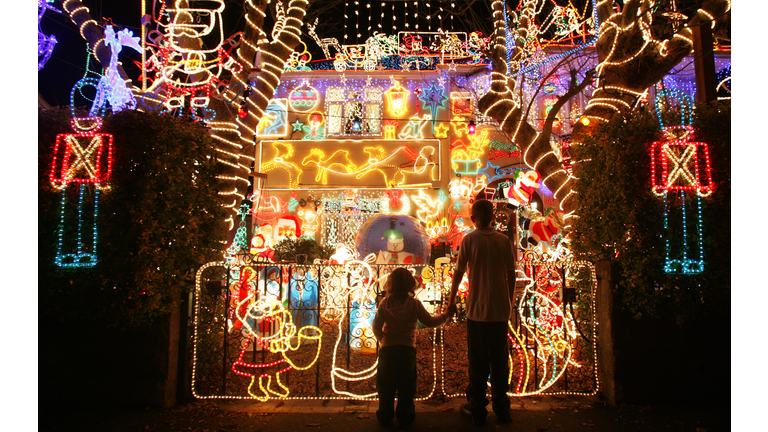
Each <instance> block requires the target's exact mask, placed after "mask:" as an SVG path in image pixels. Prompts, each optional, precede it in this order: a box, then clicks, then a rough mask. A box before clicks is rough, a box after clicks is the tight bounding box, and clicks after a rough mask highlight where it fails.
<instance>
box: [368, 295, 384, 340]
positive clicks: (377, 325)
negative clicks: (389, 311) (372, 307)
mask: <svg viewBox="0 0 768 432" xmlns="http://www.w3.org/2000/svg"><path fill="white" fill-rule="evenodd" d="M386 301H387V299H386V298H385V299H384V300H382V301H381V303H379V307H378V308H377V310H376V316H375V317H373V323H371V330H373V335H374V336H376V340H378V341H379V342H381V341H382V340H383V338H384V332H383V331H382V327H384V314H382V312H381V309H382V307H383V306H384V304H385V303H386Z"/></svg>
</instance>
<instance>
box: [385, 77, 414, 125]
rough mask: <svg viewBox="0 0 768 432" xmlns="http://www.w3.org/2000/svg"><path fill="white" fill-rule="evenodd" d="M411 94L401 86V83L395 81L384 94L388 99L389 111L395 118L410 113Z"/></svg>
mask: <svg viewBox="0 0 768 432" xmlns="http://www.w3.org/2000/svg"><path fill="white" fill-rule="evenodd" d="M410 94H411V92H409V91H408V90H407V89H405V88H403V87H402V86H401V85H400V82H399V81H395V80H393V83H392V86H391V87H390V88H389V89H387V91H385V92H384V95H385V96H386V97H387V106H388V109H387V110H388V111H389V113H390V114H392V115H393V116H395V117H397V118H400V117H401V116H402V115H403V114H405V113H406V111H408V105H407V104H408V96H409V95H410Z"/></svg>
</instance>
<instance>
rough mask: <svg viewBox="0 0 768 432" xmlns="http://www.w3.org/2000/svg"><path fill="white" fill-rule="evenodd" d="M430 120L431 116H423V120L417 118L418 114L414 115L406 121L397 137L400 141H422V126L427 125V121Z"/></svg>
mask: <svg viewBox="0 0 768 432" xmlns="http://www.w3.org/2000/svg"><path fill="white" fill-rule="evenodd" d="M430 120H432V116H431V115H429V114H424V117H423V118H419V115H418V114H414V116H413V117H411V119H410V120H409V121H408V123H407V124H406V125H405V127H403V130H402V131H400V134H399V135H398V137H399V138H400V139H401V140H404V139H415V140H422V139H424V132H423V129H424V126H425V125H426V124H427V123H429V121H430Z"/></svg>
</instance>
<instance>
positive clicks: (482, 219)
mask: <svg viewBox="0 0 768 432" xmlns="http://www.w3.org/2000/svg"><path fill="white" fill-rule="evenodd" d="M471 219H472V222H473V223H474V224H475V227H477V228H487V227H489V226H491V221H492V220H493V203H492V202H490V201H488V200H485V199H479V200H475V202H474V203H473V204H472V216H471Z"/></svg>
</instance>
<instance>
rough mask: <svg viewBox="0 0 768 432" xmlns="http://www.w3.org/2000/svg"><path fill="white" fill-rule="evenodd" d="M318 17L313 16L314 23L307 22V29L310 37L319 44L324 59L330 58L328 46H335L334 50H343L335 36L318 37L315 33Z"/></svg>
mask: <svg viewBox="0 0 768 432" xmlns="http://www.w3.org/2000/svg"><path fill="white" fill-rule="evenodd" d="M319 19H320V18H315V23H314V24H307V29H309V35H310V36H311V37H312V39H314V40H315V42H317V44H318V45H319V46H320V48H322V49H323V54H325V58H326V59H330V58H332V57H331V51H330V50H329V49H328V47H333V48H336V52H343V51H342V49H341V45H339V41H338V39H336V38H323V39H320V38H319V37H318V36H317V33H315V29H316V28H317V21H318V20H319Z"/></svg>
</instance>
